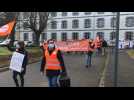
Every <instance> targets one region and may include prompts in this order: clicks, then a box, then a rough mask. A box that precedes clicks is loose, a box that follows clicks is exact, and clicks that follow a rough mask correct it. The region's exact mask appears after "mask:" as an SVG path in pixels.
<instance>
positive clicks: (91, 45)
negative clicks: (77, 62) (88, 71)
mask: <svg viewBox="0 0 134 100" xmlns="http://www.w3.org/2000/svg"><path fill="white" fill-rule="evenodd" d="M94 48H95V44H94V42H93V40H89V47H88V52H87V55H86V68H88V67H91V61H92V60H91V58H92V54H93V52H94Z"/></svg>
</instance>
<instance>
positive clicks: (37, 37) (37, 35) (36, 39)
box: [35, 33, 40, 46]
mask: <svg viewBox="0 0 134 100" xmlns="http://www.w3.org/2000/svg"><path fill="white" fill-rule="evenodd" d="M39 39H40V34H39V33H35V45H36V46H39V45H40V44H39V43H40V42H39Z"/></svg>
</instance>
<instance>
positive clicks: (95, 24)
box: [16, 12, 134, 41]
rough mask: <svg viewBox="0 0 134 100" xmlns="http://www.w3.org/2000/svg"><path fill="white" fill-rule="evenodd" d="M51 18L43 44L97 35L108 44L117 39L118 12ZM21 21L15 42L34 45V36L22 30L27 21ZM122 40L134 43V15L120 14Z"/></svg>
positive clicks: (129, 13) (128, 13)
mask: <svg viewBox="0 0 134 100" xmlns="http://www.w3.org/2000/svg"><path fill="white" fill-rule="evenodd" d="M20 16H21V15H20ZM50 16H51V18H50V20H49V21H48V27H47V29H46V30H44V32H43V34H42V36H41V39H40V40H44V39H45V40H48V39H51V38H52V39H55V40H57V41H66V40H81V39H84V38H92V39H94V38H95V37H96V35H100V36H101V37H103V38H104V39H105V40H107V41H109V40H114V39H115V34H116V33H115V27H116V13H115V12H51V14H50ZM20 19H22V20H20V21H19V22H18V23H17V26H18V27H16V39H19V40H24V41H34V39H35V36H34V34H33V32H32V31H31V30H30V29H24V28H21V27H22V26H23V23H25V18H20ZM119 40H134V12H121V16H120V33H119Z"/></svg>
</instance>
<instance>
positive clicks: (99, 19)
mask: <svg viewBox="0 0 134 100" xmlns="http://www.w3.org/2000/svg"><path fill="white" fill-rule="evenodd" d="M104 24H105V21H104V18H98V19H97V27H98V28H103V27H104Z"/></svg>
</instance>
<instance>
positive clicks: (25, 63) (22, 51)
mask: <svg viewBox="0 0 134 100" xmlns="http://www.w3.org/2000/svg"><path fill="white" fill-rule="evenodd" d="M7 47H8V50H10V51H11V52H14V51H16V48H11V47H10V46H7ZM16 52H18V53H21V54H24V55H25V57H24V60H23V64H22V68H24V70H23V72H21V73H22V74H25V73H26V66H27V64H28V52H27V51H26V50H25V49H22V50H21V49H20V50H18V51H16Z"/></svg>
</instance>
